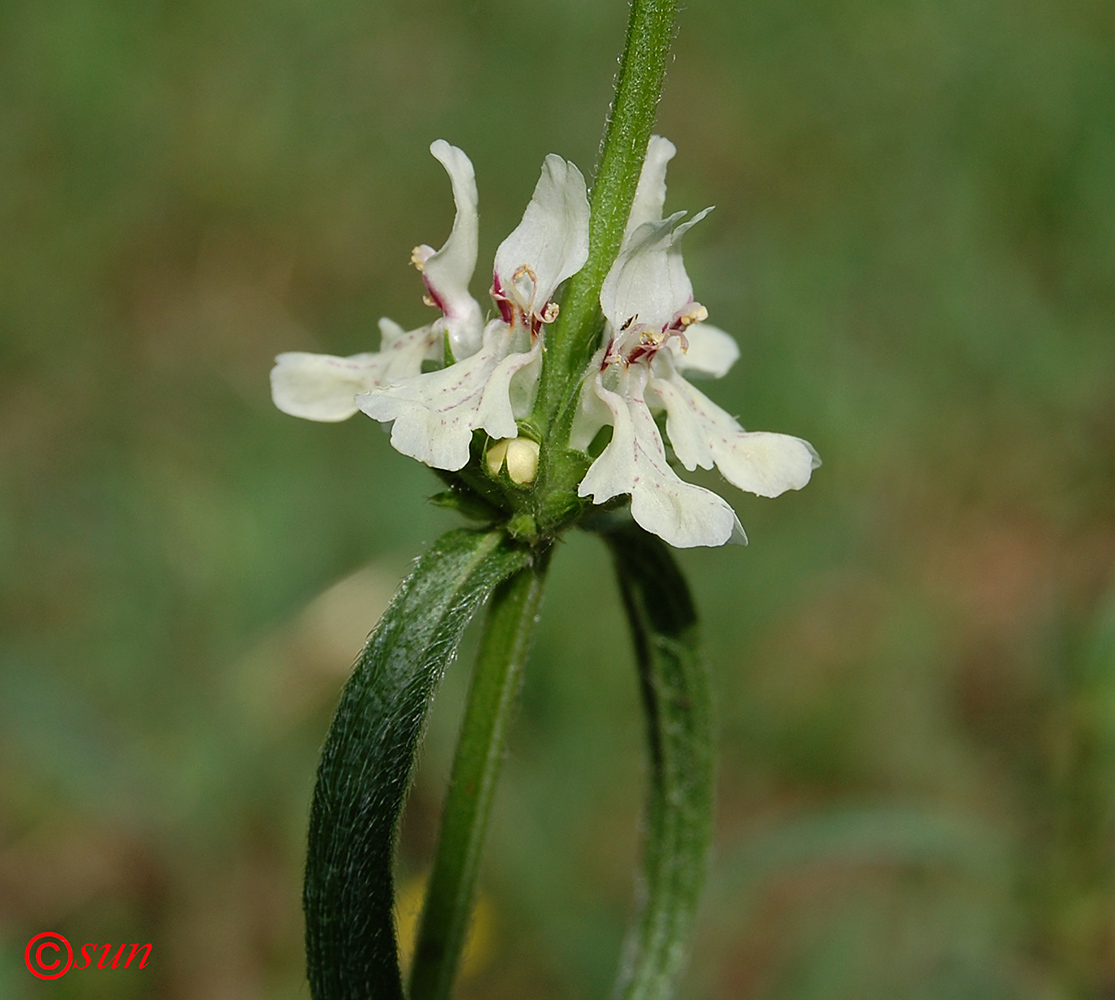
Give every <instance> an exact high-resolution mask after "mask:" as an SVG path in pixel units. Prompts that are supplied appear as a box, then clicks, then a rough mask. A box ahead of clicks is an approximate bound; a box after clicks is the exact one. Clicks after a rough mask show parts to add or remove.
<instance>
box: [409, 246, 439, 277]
mask: <svg viewBox="0 0 1115 1000" xmlns="http://www.w3.org/2000/svg"><path fill="white" fill-rule="evenodd" d="M436 252H437V251H436V250H434V248H433V247H428V246H426V244H425V243H421V244H419V245H418V246H416V247H415V248H414V249H413V250H411V252H410V262H411V263H412V264H413V265H414V266H415V267H416V268H418V270H419V271H421V270H422V269H423V268H425V266H426V261H428V260H429V259H430V258H431V257H432V256H433V255H434V254H435V253H436Z"/></svg>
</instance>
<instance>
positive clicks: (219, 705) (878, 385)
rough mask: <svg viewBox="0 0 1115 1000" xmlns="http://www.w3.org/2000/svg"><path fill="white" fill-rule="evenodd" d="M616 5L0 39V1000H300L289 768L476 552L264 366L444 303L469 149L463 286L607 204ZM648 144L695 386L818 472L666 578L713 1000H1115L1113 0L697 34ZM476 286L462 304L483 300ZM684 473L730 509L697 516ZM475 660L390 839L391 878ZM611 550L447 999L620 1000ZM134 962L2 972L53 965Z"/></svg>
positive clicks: (560, 653)
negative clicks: (818, 463) (347, 686)
mask: <svg viewBox="0 0 1115 1000" xmlns="http://www.w3.org/2000/svg"><path fill="white" fill-rule="evenodd" d="M625 19H626V9H625V5H624V4H623V3H621V2H618V0H607V2H599V0H553V2H550V3H546V4H535V5H523V4H515V3H511V2H509V0H429V2H427V3H425V4H423V5H414V4H410V3H403V2H399V0H388V2H382V3H376V4H372V3H358V2H355V0H322V2H317V3H309V2H306V0H183V2H178V3H174V4H171V3H166V2H162V0H154V2H152V0H113V2H111V3H104V2H98V0H45V2H34V3H33V2H31V0H15V2H12V3H8V4H4V5H3V6H2V7H0V229H2V232H3V239H2V240H0V658H2V662H0V995H3V996H4V997H6V998H7V997H10V998H12V1000H38V998H40V997H50V998H59V1000H65V998H90V1000H99V998H106V1000H107V998H113V1000H131V998H139V997H159V998H166V1000H225V998H228V1000H256V998H259V1000H287V998H296V997H305V996H307V995H308V994H307V990H306V988H305V986H304V985H303V984H302V956H301V933H302V929H301V915H300V910H299V877H300V864H301V856H302V851H303V844H304V828H305V822H306V817H307V810H308V801H309V795H310V790H311V782H312V775H313V768H314V766H315V760H316V752H317V748H318V746H319V744H320V741H321V739H322V736H323V734H324V731H325V727H326V726H327V724H328V719H329V715H330V712H331V709H332V706H333V704H334V703H335V699H336V696H337V692H338V691H339V687H340V685H341V684H342V683H343V680H344V676H345V674H346V671H347V669H348V666H349V664H350V662H351V659H352V656H353V655H354V653H355V651H356V649H357V648H358V646H359V644H360V641H361V639H362V637H363V634H364V633H365V632H366V631H367V629H368V628H370V627H371V625H372V623H373V622H374V619H375V617H376V614H377V613H378V610H379V609H380V608H382V606H383V604H384V602H385V601H386V599H387V597H388V596H389V595H390V593H391V591H392V589H393V587H394V585H395V583H396V582H397V580H398V578H399V577H400V575H401V574H402V573H403V572H405V568H406V565H407V562H408V560H409V559H411V558H412V557H413V556H414V555H415V554H417V553H418V552H419V551H420V550H421V548H422V546H423V545H424V544H426V543H428V542H429V541H431V540H432V539H433V538H435V537H436V536H437V534H438V533H440V532H441V531H442V530H443V529H445V528H447V527H449V526H450V525H451V524H452V523H453V519H452V517H451V516H450V515H448V514H447V513H446V512H444V511H440V510H437V509H435V508H433V507H432V506H430V505H429V504H427V503H425V497H426V496H428V495H429V494H431V493H433V492H435V491H436V489H437V488H438V487H437V481H436V480H435V479H434V477H433V476H432V475H430V473H429V472H428V470H425V469H424V468H422V467H420V466H418V465H417V464H416V463H413V462H410V461H408V460H406V459H404V458H402V457H401V456H399V455H397V454H395V453H394V452H393V451H392V450H391V449H390V447H389V445H388V443H387V438H386V436H385V435H384V434H382V433H380V431H379V430H378V429H377V427H376V426H375V425H374V424H372V423H371V422H369V421H367V420H364V419H356V420H353V421H350V422H349V423H347V424H343V425H339V426H327V425H315V424H310V423H307V422H302V421H297V420H293V419H291V418H289V417H286V416H284V415H283V414H280V413H279V412H278V411H276V410H275V409H274V408H273V407H272V405H271V402H270V398H269V393H268V387H267V372H268V369H269V367H270V364H271V360H272V358H273V356H274V355H275V354H276V353H277V352H279V351H282V350H290V349H301V350H320V351H326V352H329V353H336V354H347V353H354V352H357V351H361V350H368V349H370V348H372V347H374V346H375V345H376V344H377V343H378V340H377V336H378V335H377V334H376V333H375V321H376V320H377V319H378V318H379V317H380V316H381V315H388V316H391V317H393V318H394V319H396V320H398V321H399V322H401V323H403V324H404V325H405V326H408V327H410V326H414V325H418V324H419V323H422V322H425V321H426V320H427V319H428V318H429V312H428V311H427V310H426V309H425V307H423V306H422V304H421V301H420V292H421V287H420V282H419V281H418V279H417V277H416V275H415V274H414V273H413V272H412V270H411V269H409V267H408V265H407V259H408V255H409V251H410V248H411V247H412V246H413V245H415V244H417V243H420V242H427V243H433V244H435V245H437V244H438V243H439V242H440V241H441V240H442V238H443V237H444V235H445V234H446V233H447V232H448V228H449V225H450V220H451V200H450V195H449V190H448V185H447V183H446V180H445V177H444V175H443V172H442V171H441V169H440V167H438V165H437V164H436V163H435V162H434V161H433V160H432V159H431V158H430V156H429V155H428V152H427V146H428V144H429V142H430V141H431V140H432V139H434V138H437V137H445V138H447V139H449V140H450V141H452V142H454V143H456V144H458V145H460V146H462V147H463V148H464V149H465V150H466V151H467V152H468V153H469V155H470V156H471V157H472V158H473V161H474V163H475V164H476V170H477V176H478V182H479V188H480V197H481V212H482V222H481V226H482V233H481V261H484V260H490V259H491V255H492V253H493V252H494V249H495V247H496V245H497V244H498V242H499V240H500V239H501V238H502V237H503V236H504V235H505V234H506V233H507V232H509V231H510V229H511V228H512V227H513V226H514V225H515V223H516V222H517V220H518V217H519V215H520V213H521V211H522V209H523V207H524V205H525V204H526V201H527V199H528V197H529V194H530V190H531V188H532V186H533V184H534V182H535V179H536V177H537V171H538V167H539V164H540V162H541V160H542V158H543V156H544V155H545V154H546V153H548V152H551V151H556V152H560V153H562V154H563V155H565V156H567V157H569V158H571V159H573V160H574V161H575V162H577V163H579V164H580V165H581V167H582V168H583V169H584V170H585V172H586V173H589V172H590V171H591V168H592V165H593V162H594V156H595V153H596V149H597V144H598V141H599V134H600V126H601V123H602V120H603V116H604V113H605V110H606V107H607V103H608V100H609V92H610V86H611V81H612V75H613V73H614V70H615V65H616V64H615V58H616V56H617V54H618V52H619V49H620V46H621V43H622V34H623V28H624V23H625ZM680 25H681V27H680V33H679V36H678V40H677V44H676V46H675V49H674V60H673V62H672V64H671V67H670V70H669V74H668V79H667V87H666V93H665V97H664V100H663V103H662V107H661V114H660V122H659V131H661V132H662V133H663V134H665V135H667V136H669V137H670V138H672V139H673V140H674V141H675V142H676V143H677V146H678V149H679V153H678V157H677V159H676V160H675V162H674V164H673V166H672V167H671V177H670V182H671V183H670V195H669V200H668V208H670V209H675V208H678V207H688V208H690V209H699V208H702V207H704V206H705V205H708V204H715V205H716V206H717V210H716V211H715V212H714V213H713V215H712V216H711V217H710V218H709V219H708V220H707V221H706V222H704V223H702V225H701V226H700V227H699V228H698V229H697V230H695V231H694V232H693V233H692V235H691V237H690V238H689V239H688V241H687V248H688V250H687V261H688V264H689V270H690V273H691V275H692V277H693V280H694V285H695V287H696V292H697V296H698V298H699V299H700V300H701V301H702V302H703V303H705V305H706V306H707V307H708V308H709V311H710V314H711V318H712V320H713V321H714V322H716V323H717V324H718V325H720V326H722V327H724V328H725V329H727V330H729V331H730V332H732V333H733V334H734V335H735V336H736V337H737V338H738V340H739V343H740V346H741V349H742V356H741V359H740V361H739V362H738V364H737V365H736V367H735V369H734V370H733V372H732V373H730V375H729V376H728V377H727V378H725V379H724V380H723V381H722V382H719V383H716V384H713V385H710V386H706V388H707V389H708V391H709V392H710V394H711V395H712V396H713V397H714V398H715V399H716V400H717V401H718V402H720V403H721V404H722V405H724V406H726V407H727V408H729V409H732V410H733V411H735V412H737V413H739V414H740V415H741V417H742V420H743V422H744V424H745V425H746V426H747V427H749V428H755V429H769V430H779V431H785V432H789V433H794V434H798V435H801V436H802V437H805V438H807V439H809V440H810V441H812V442H813V443H814V445H815V446H816V447H817V449H818V450H819V451H820V453H821V455H822V456H823V458H824V460H825V465H824V467H823V468H822V469H821V470H820V471H819V472H818V473H816V474H815V476H814V480H813V482H812V483H811V484H810V485H809V487H808V488H807V489H806V490H805V491H803V492H802V493H800V494H793V495H790V496H786V497H783V498H780V499H779V500H777V501H764V500H761V499H758V498H754V497H750V496H744V495H741V494H739V493H735V492H734V491H731V489H730V488H729V487H725V489H727V490H728V495H730V498H731V500H732V501H733V503H734V504H735V506H736V508H737V510H738V512H739V514H740V517H741V519H742V520H743V522H744V524H745V525H746V527H747V529H748V531H749V533H750V536H751V539H752V544H751V546H750V547H749V548H748V549H746V550H739V549H730V550H727V549H726V550H717V551H698V552H686V553H683V554H682V555H681V557H680V558H681V560H682V563H683V565H684V567H685V568H686V569H687V570H688V571H689V573H690V574H691V578H692V580H693V585H694V588H695V590H696V593H697V597H698V600H699V605H700V607H701V609H702V612H703V616H704V620H705V625H706V631H707V637H708V647H709V653H710V657H711V661H712V664H713V668H714V683H715V690H716V694H717V702H718V711H719V718H720V729H721V743H722V749H723V760H722V764H721V769H720V788H719V820H718V827H717V837H716V858H715V864H714V868H713V872H712V876H711V883H710V889H709V892H708V897H707V903H706V906H705V909H704V912H703V917H702V923H701V926H700V929H699V933H698V935H697V942H696V947H695V953H694V960H693V963H692V966H691V970H690V972H689V974H688V978H687V980H686V983H685V985H684V990H683V995H684V996H686V997H689V998H693V1000H701V998H703V1000H735V998H763V1000H814V998H816V1000H836V998H849V1000H851V998H855V1000H869V998H876V997H877V998H880V1000H882V998H887V1000H892V998H897V997H902V998H926V1000H929V998H934V1000H937V998H958V1000H960V998H972V1000H995V998H1004V1000H1006V998H1010V1000H1038V998H1040V1000H1047V998H1048V1000H1053V998H1103V997H1110V996H1112V995H1115V853H1113V851H1115V840H1113V825H1112V824H1113V817H1115V577H1113V574H1112V565H1113V562H1115V504H1113V496H1115V490H1113V487H1115V391H1113V390H1115V336H1113V328H1115V322H1113V321H1115V281H1113V275H1115V8H1113V7H1112V6H1111V5H1110V4H1109V3H1107V2H1105V0H1010V2H1008V0H966V2H964V3H960V2H957V0H937V2H935V3H929V2H927V0H806V2H803V3H800V4H796V5H787V4H785V3H783V2H779V0H751V2H749V3H747V4H739V3H737V2H735V0H697V2H695V3H692V4H690V5H688V8H687V9H686V10H684V11H683V12H682V14H681V17H680ZM475 290H476V291H480V290H481V289H480V282H477V285H476V289H475ZM705 481H706V482H709V483H714V482H715V479H714V478H712V477H709V478H708V479H707V480H705ZM466 673H467V660H465V661H462V662H460V663H458V664H457V666H456V667H455V668H454V670H453V671H452V672H451V675H450V676H449V678H448V679H447V682H446V685H445V687H444V688H443V691H442V694H441V696H440V699H439V702H438V705H437V709H436V713H435V718H434V721H433V724H432V727H431V732H430V736H429V740H428V744H427V753H426V757H425V759H424V761H423V764H422V770H421V773H420V775H419V780H418V785H417V787H416V790H415V793H414V795H413V797H412V801H411V803H410V806H409V812H408V816H407V819H406V824H405V829H404V840H403V845H402V857H401V869H402V873H403V875H404V877H405V878H407V879H409V878H410V877H411V876H417V875H420V873H421V871H422V869H423V865H424V864H425V862H426V860H427V859H428V858H429V855H430V852H431V850H432V837H433V830H434V827H435V825H436V820H437V815H438V810H439V803H440V796H441V793H442V790H443V788H444V781H445V774H446V770H447V767H448V761H449V758H450V755H451V752H452V744H453V738H454V727H455V725H456V719H457V713H458V711H459V707H460V698H461V696H462V693H463V689H464V684H465V679H466ZM632 673H633V672H632V665H631V662H630V654H629V652H628V650H627V645H626V637H625V635H624V634H623V625H622V620H621V617H620V614H619V610H618V604H617V598H616V595H615V593H614V591H613V589H612V584H611V582H610V581H609V579H608V569H607V562H606V559H605V557H604V553H603V551H602V549H601V548H600V546H598V545H596V544H595V543H594V541H593V540H592V539H589V538H585V537H579V536H571V537H569V538H568V539H567V541H566V542H564V543H563V545H562V549H561V551H560V552H559V553H558V556H557V558H556V559H555V566H554V573H553V579H552V585H551V588H550V592H549V596H548V603H547V607H546V613H545V618H544V622H543V625H542V632H541V637H540V640H539V643H538V646H537V649H536V653H535V655H534V658H533V660H532V663H531V665H530V668H529V670H528V674H527V679H526V684H525V690H524V694H523V707H522V710H521V713H520V716H519V718H518V721H517V724H516V726H515V730H514V733H513V736H512V749H511V755H510V758H509V760H508V762H507V767H506V771H505V776H504V780H503V784H502V787H501V790H500V794H499V799H498V803H497V813H496V816H495V820H494V827H493V830H492V833H491V836H490V842H489V846H488V854H487V864H486V869H485V873H484V879H483V892H484V901H485V902H484V906H485V908H486V912H487V913H488V915H489V917H490V921H489V922H488V933H487V934H486V942H481V943H480V945H478V948H477V952H476V954H475V955H474V961H473V971H472V973H471V975H470V977H469V978H468V979H467V980H466V981H465V982H464V983H463V984H462V987H461V996H462V997H475V998H480V997H484V998H487V1000H500V998H505V997H506V998H522V997H531V998H538V1000H548V998H554V1000H558V998H566V997H581V996H594V995H595V996H603V995H604V994H605V992H606V990H607V988H608V984H609V982H610V979H611V976H612V974H613V969H614V964H615V961H616V956H617V953H618V947H619V940H620V937H621V934H622V928H623V924H624V920H625V917H626V914H627V912H628V909H629V905H630V904H629V900H630V897H631V891H632V885H631V870H632V865H633V863H634V857H635V851H636V836H637V834H636V831H637V816H638V809H639V799H640V794H641V792H640V789H641V763H640V752H641V746H640V739H641V731H640V720H639V716H638V707H637V702H636V693H635V685H634V680H633V676H632ZM43 930H56V931H60V932H62V933H64V934H66V935H67V936H68V937H69V938H70V939H71V940H72V941H75V942H85V941H87V940H88V941H98V942H102V941H104V940H111V941H112V942H114V943H117V942H123V941H129V942H130V941H142V942H146V941H151V942H152V943H153V946H154V949H153V956H152V962H151V965H150V966H149V968H148V969H145V970H142V971H139V970H135V969H131V970H128V971H126V972H124V971H117V972H106V971H101V972H97V971H92V972H90V971H86V972H76V971H75V972H71V973H70V974H69V975H67V976H66V977H65V978H64V979H62V980H59V981H58V982H55V983H42V982H39V981H38V980H36V979H34V978H33V977H31V976H30V974H29V973H28V972H27V971H26V969H25V968H24V967H23V956H22V952H23V947H24V944H25V943H26V941H27V940H28V939H29V938H30V937H31V936H32V935H33V934H35V933H38V932H39V931H43Z"/></svg>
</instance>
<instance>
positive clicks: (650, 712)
mask: <svg viewBox="0 0 1115 1000" xmlns="http://www.w3.org/2000/svg"><path fill="white" fill-rule="evenodd" d="M605 538H606V540H607V541H608V544H609V546H610V548H611V550H612V557H613V560H614V562H615V566H616V574H617V576H618V577H619V584H620V592H621V594H622V596H623V604H624V609H625V610H626V612H627V617H628V621H629V623H630V625H631V632H632V636H633V638H634V643H635V658H636V661H637V664H638V668H639V682H640V688H641V691H642V696H643V708H644V710H645V712H646V718H647V742H648V751H649V757H650V788H649V791H648V797H647V812H646V824H645V832H644V841H643V866H642V867H643V870H642V880H641V883H640V890H641V892H640V900H639V912H638V914H637V916H636V919H635V921H634V922H633V923H632V926H631V929H630V931H629V933H628V935H627V941H626V943H625V946H624V955H623V962H622V964H621V967H620V974H619V978H618V980H617V982H616V986H615V989H614V991H613V993H612V996H613V998H615V1000H668V998H669V997H671V996H673V988H674V984H675V982H676V980H677V977H678V974H679V973H680V971H681V968H682V966H683V965H684V962H685V957H686V953H687V950H688V940H689V933H690V930H691V929H692V924H693V919H694V917H695V915H696V912H697V905H698V903H699V901H700V896H701V889H702V887H703V886H704V879H705V867H706V862H707V858H708V849H709V843H710V840H711V836H712V809H713V799H714V786H715V774H714V767H713V739H712V710H711V706H710V698H709V687H708V677H707V673H706V669H705V664H704V660H703V658H702V657H701V654H700V650H699V648H698V639H697V614H696V611H695V610H694V608H693V602H692V600H691V598H690V596H689V588H688V587H687V586H686V583H685V578H684V577H683V576H682V575H681V571H680V570H679V569H678V566H677V563H675V562H674V559H673V556H672V555H671V554H670V550H669V548H667V546H666V545H665V544H664V543H663V542H662V541H660V540H659V539H658V538H655V537H654V536H653V535H648V534H646V532H644V531H642V530H641V529H639V528H637V527H636V526H635V525H630V526H628V527H625V528H623V529H621V530H620V531H618V532H616V533H614V534H610V535H607V536H605Z"/></svg>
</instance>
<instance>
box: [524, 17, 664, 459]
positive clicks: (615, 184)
mask: <svg viewBox="0 0 1115 1000" xmlns="http://www.w3.org/2000/svg"><path fill="white" fill-rule="evenodd" d="M676 10H677V0H632V3H631V16H630V19H629V21H628V23H627V38H626V40H625V42H624V46H623V55H622V57H621V59H620V67H619V76H618V77H617V79H616V96H615V100H614V101H613V102H612V108H611V113H610V114H609V116H608V120H607V123H606V124H605V126H604V139H603V142H602V144H601V150H600V165H599V168H598V170H597V173H596V178H595V181H594V182H593V187H592V215H591V221H590V222H589V254H588V262H587V263H586V264H585V266H584V267H583V268H581V270H580V271H579V272H578V273H577V274H575V275H574V276H573V277H572V278H571V279H570V281H569V286H568V287H567V288H566V291H565V295H564V297H563V298H562V303H561V315H560V316H559V317H558V320H557V323H556V325H555V326H554V328H553V329H552V331H551V332H550V333H549V334H548V335H547V338H546V355H547V356H546V361H545V364H544V365H543V369H542V382H541V385H540V387H539V394H538V403H537V405H536V406H535V412H536V414H538V415H539V416H540V417H541V418H542V420H543V422H544V425H545V426H549V424H550V422H551V421H552V419H553V417H554V415H555V414H556V412H557V410H558V408H559V407H560V406H561V405H562V403H563V401H564V397H565V395H566V391H567V388H568V386H569V383H570V381H571V380H572V381H575V380H577V379H579V378H580V376H581V372H582V370H583V369H584V366H585V364H586V363H587V362H588V359H589V357H590V356H591V354H592V351H593V349H594V347H595V346H596V344H595V340H596V334H597V332H598V331H599V326H600V324H599V309H600V287H601V285H603V284H604V278H605V276H606V275H607V273H608V269H609V268H610V267H611V266H612V262H613V261H614V260H615V259H616V255H617V254H618V253H619V246H620V241H621V240H622V238H623V230H624V227H625V226H626V225H627V216H628V214H629V213H630V211H631V203H632V201H634V199H635V188H636V187H637V186H638V183H639V172H640V171H641V170H642V167H643V160H644V159H645V158H646V153H647V142H648V141H649V140H650V132H651V128H652V127H653V125H654V117H655V114H656V112H657V109H658V100H659V97H660V96H661V94H662V81H663V79H664V78H665V75H666V57H667V55H668V54H669V51H670V43H671V41H673V36H674V15H675V13H676ZM562 447H564V442H563V443H562Z"/></svg>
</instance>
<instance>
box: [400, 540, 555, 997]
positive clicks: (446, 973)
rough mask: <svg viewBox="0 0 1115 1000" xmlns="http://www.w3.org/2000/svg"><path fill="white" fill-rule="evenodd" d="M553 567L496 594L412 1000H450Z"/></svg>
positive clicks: (527, 572)
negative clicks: (525, 668)
mask: <svg viewBox="0 0 1115 1000" xmlns="http://www.w3.org/2000/svg"><path fill="white" fill-rule="evenodd" d="M547 562H548V556H547V554H543V555H541V556H540V557H539V558H538V559H536V561H535V562H534V564H533V565H531V566H529V567H527V568H526V569H523V570H521V571H520V572H519V573H517V574H516V575H515V576H513V577H511V578H510V579H509V580H507V581H506V582H505V583H503V584H502V585H500V586H499V587H498V588H496V591H495V593H494V594H493V595H492V603H491V606H490V608H489V611H488V618H487V621H486V623H485V628H484V635H483V638H482V639H481V643H480V651H479V653H478V655H477V658H476V665H475V667H474V669H473V675H472V682H471V685H470V687H469V693H468V700H467V702H466V705H465V715H464V719H463V721H462V723H461V734H460V738H459V741H458V743H457V756H456V758H455V760H454V761H453V773H452V776H451V778H450V784H449V791H448V794H447V795H446V800H445V811H444V813H443V816H442V821H441V834H440V836H439V839H438V847H437V855H436V858H435V860H434V869H433V874H432V875H431V876H430V886H429V889H428V890H427V893H426V901H425V904H424V907H423V910H422V919H421V923H420V926H419V931H418V942H417V945H416V947H415V951H414V965H413V967H412V969H411V975H410V1000H447V998H448V997H449V996H450V994H451V992H452V989H453V980H454V978H455V977H456V973H457V966H458V965H459V963H460V958H461V952H462V950H463V949H464V945H465V941H466V938H467V932H468V924H469V918H470V916H471V914H472V904H473V899H474V897H475V893H476V878H477V873H478V871H479V868H480V857H481V849H482V847H483V843H484V834H485V832H486V830H487V826H488V816H489V814H490V812H491V807H492V800H493V798H494V793H495V787H496V783H497V781H498V779H499V771H500V766H501V765H502V763H503V755H504V748H505V745H506V741H507V730H508V727H509V725H510V721H511V717H512V715H513V713H514V709H515V706H516V704H517V695H518V691H519V682H520V680H521V678H522V670H523V664H524V663H525V661H526V658H527V654H528V652H529V651H530V645H531V641H532V640H533V637H534V628H535V624H536V622H537V620H538V611H539V608H540V606H541V603H542V586H543V581H544V577H545V572H546V565H547Z"/></svg>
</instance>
